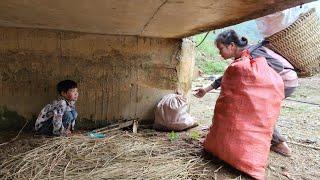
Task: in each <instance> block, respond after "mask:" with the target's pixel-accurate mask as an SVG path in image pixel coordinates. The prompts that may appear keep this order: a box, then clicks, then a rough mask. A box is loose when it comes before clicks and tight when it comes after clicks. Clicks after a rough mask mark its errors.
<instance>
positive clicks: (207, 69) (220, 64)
mask: <svg viewBox="0 0 320 180" xmlns="http://www.w3.org/2000/svg"><path fill="white" fill-rule="evenodd" d="M227 66H228V64H227V62H226V61H222V60H216V61H215V60H209V61H203V62H201V63H199V65H198V67H199V68H200V69H201V70H202V71H203V72H204V73H205V74H214V73H218V74H222V73H223V72H224V70H225V69H226V67H227Z"/></svg>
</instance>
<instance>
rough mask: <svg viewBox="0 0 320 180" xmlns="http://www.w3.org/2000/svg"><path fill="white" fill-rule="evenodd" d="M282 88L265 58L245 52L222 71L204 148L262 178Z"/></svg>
mask: <svg viewBox="0 0 320 180" xmlns="http://www.w3.org/2000/svg"><path fill="white" fill-rule="evenodd" d="M283 98H284V87H283V81H282V79H281V77H280V76H279V75H278V74H277V73H276V72H275V71H274V70H273V69H272V68H270V67H269V66H268V64H267V62H266V60H265V58H263V57H259V58H256V59H251V57H250V56H249V53H248V51H244V52H243V53H242V57H241V58H239V59H237V60H235V61H234V62H233V63H232V64H230V65H229V67H228V68H227V70H226V71H225V73H224V75H223V79H222V84H221V93H220V96H219V98H218V99H217V102H216V105H215V109H214V116H213V123H212V125H211V127H210V131H209V133H208V135H207V136H206V139H205V142H204V148H205V149H206V150H207V151H209V152H211V153H213V154H214V155H215V156H217V157H218V158H220V159H222V160H224V161H225V162H227V163H229V164H230V165H232V166H234V167H235V168H237V169H239V170H241V171H243V172H245V173H247V174H249V175H250V176H252V177H253V178H255V179H264V176H265V168H266V164H267V160H268V155H269V152H270V145H271V143H270V141H271V138H272V133H273V129H274V126H275V123H276V120H277V118H278V116H279V113H280V108H281V101H282V100H283Z"/></svg>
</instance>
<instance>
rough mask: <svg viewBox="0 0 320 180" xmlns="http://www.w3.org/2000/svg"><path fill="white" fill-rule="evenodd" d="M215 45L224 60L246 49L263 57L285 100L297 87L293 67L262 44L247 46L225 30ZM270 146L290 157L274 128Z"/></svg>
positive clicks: (200, 91) (201, 91) (202, 90)
mask: <svg viewBox="0 0 320 180" xmlns="http://www.w3.org/2000/svg"><path fill="white" fill-rule="evenodd" d="M215 44H216V46H217V48H218V49H219V52H220V55H221V57H223V58H224V59H229V58H234V59H238V58H240V57H241V54H242V52H243V51H244V50H246V49H247V50H248V51H249V53H250V55H251V56H252V57H253V58H256V57H261V56H262V57H265V58H266V60H267V63H268V65H269V66H270V67H271V68H273V69H274V70H275V71H276V72H277V73H279V75H280V76H281V78H282V80H283V82H284V87H285V88H284V93H285V98H287V97H289V96H290V95H291V94H292V93H293V92H294V90H295V89H296V87H297V86H298V76H297V73H296V72H295V71H294V68H293V66H292V65H291V64H290V63H289V62H288V61H286V60H285V59H284V58H283V57H281V56H280V55H278V54H276V53H275V52H273V51H271V50H270V49H268V48H266V47H264V46H263V44H262V43H260V44H257V45H253V46H249V45H248V40H247V39H246V38H244V37H242V38H239V37H238V35H237V33H236V32H235V31H234V30H227V31H224V32H222V33H221V34H219V35H218V36H217V38H216V40H215ZM221 80H222V77H220V78H218V79H217V80H215V81H214V83H212V84H211V85H209V86H208V87H206V88H200V89H197V93H196V94H195V96H196V97H198V98H201V97H203V96H204V95H205V94H206V93H207V92H209V91H211V90H212V89H217V88H219V87H220V84H221ZM271 144H272V146H271V150H273V151H275V152H277V153H279V154H282V155H284V156H290V155H291V149H290V148H289V147H288V145H287V143H286V139H285V138H284V137H282V136H281V134H280V133H279V132H278V130H277V129H276V128H275V130H274V133H273V136H272V141H271Z"/></svg>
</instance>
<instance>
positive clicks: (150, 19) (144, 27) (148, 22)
mask: <svg viewBox="0 0 320 180" xmlns="http://www.w3.org/2000/svg"><path fill="white" fill-rule="evenodd" d="M167 2H168V0H165V1H164V2H163V3H162V4H161V5H160V6H159V7H158V8H157V10H156V11H155V12H154V13H153V15H152V16H151V17H150V18H149V20H148V21H147V23H146V24H145V25H144V26H143V28H142V30H141V32H140V36H142V33H143V32H144V30H145V29H146V27H147V26H148V25H149V24H150V22H151V21H152V19H153V18H154V17H155V16H156V14H157V13H158V11H159V10H160V9H161V7H162V6H164V5H165V4H166V3H167Z"/></svg>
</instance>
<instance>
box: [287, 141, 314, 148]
mask: <svg viewBox="0 0 320 180" xmlns="http://www.w3.org/2000/svg"><path fill="white" fill-rule="evenodd" d="M287 142H288V143H290V144H295V145H298V146H303V147H306V148H311V149H315V150H320V147H316V146H311V145H305V144H302V143H298V142H294V141H287Z"/></svg>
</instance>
